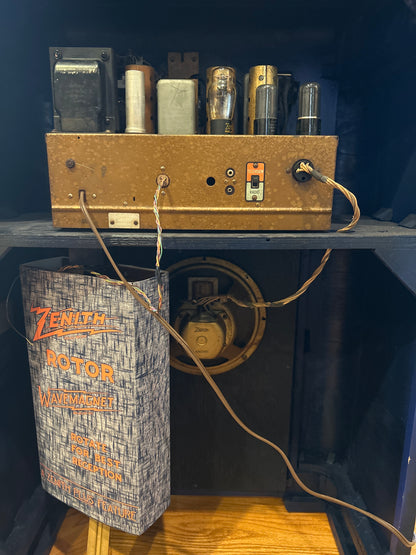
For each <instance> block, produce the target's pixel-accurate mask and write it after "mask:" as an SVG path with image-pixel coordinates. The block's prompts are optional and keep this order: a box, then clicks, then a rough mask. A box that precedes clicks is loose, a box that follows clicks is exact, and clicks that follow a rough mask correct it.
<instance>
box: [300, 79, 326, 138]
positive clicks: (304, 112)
mask: <svg viewBox="0 0 416 555" xmlns="http://www.w3.org/2000/svg"><path fill="white" fill-rule="evenodd" d="M296 134H297V135H320V134H321V87H320V85H319V83H304V84H303V85H301V86H300V89H299V114H298V121H297V126H296Z"/></svg>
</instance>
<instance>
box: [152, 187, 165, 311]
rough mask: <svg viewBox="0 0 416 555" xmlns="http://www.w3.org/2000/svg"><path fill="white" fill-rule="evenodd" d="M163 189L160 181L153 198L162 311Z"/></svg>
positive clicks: (158, 287) (158, 288)
mask: <svg viewBox="0 0 416 555" xmlns="http://www.w3.org/2000/svg"><path fill="white" fill-rule="evenodd" d="M161 188H162V184H161V182H160V181H158V182H157V187H156V191H155V194H154V197H153V213H154V215H155V220H156V228H157V246H156V280H157V292H158V295H159V304H158V310H159V312H160V310H161V309H162V301H163V286H162V277H161V273H160V259H161V258H162V254H163V244H162V231H163V229H162V224H161V223H160V215H159V208H158V202H159V195H160V190H161Z"/></svg>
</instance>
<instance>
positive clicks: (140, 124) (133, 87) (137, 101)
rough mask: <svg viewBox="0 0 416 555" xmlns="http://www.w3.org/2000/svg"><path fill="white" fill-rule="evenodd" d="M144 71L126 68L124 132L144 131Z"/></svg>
mask: <svg viewBox="0 0 416 555" xmlns="http://www.w3.org/2000/svg"><path fill="white" fill-rule="evenodd" d="M145 108H146V103H145V88H144V73H143V72H142V71H138V70H137V69H127V70H126V133H146V127H145Z"/></svg>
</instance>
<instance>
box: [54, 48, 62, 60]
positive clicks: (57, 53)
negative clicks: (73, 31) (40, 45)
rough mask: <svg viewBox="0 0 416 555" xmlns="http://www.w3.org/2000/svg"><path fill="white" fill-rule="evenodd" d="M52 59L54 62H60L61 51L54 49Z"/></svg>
mask: <svg viewBox="0 0 416 555" xmlns="http://www.w3.org/2000/svg"><path fill="white" fill-rule="evenodd" d="M54 58H55V60H61V59H62V51H61V50H58V49H56V50H55V52H54Z"/></svg>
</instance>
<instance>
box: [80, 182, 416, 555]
mask: <svg viewBox="0 0 416 555" xmlns="http://www.w3.org/2000/svg"><path fill="white" fill-rule="evenodd" d="M79 204H80V208H81V210H82V213H83V214H84V216H85V218H86V219H87V222H88V224H89V226H90V228H91V230H92V231H93V232H94V234H95V236H96V237H97V240H98V242H99V244H100V246H101V248H102V249H103V251H104V253H105V255H106V256H107V258H108V260H109V262H110V264H111V265H112V267H113V268H114V271H115V272H116V274H117V275H118V277H119V278H120V280H121V281H122V282H123V284H124V285H125V287H126V288H127V289H128V290H129V291H130V293H131V294H132V295H133V297H134V298H135V299H136V300H137V301H138V302H139V303H140V304H141V305H142V306H143V307H144V308H145V309H146V310H148V311H149V312H150V313H151V314H152V315H153V316H154V317H155V318H156V320H158V322H159V323H160V324H161V325H162V326H163V327H164V328H165V329H166V330H167V331H168V332H169V333H170V335H171V336H172V337H173V338H174V339H175V340H176V341H177V342H178V343H179V345H181V347H182V348H183V349H184V350H185V352H186V353H187V354H188V355H189V356H190V358H191V359H192V360H193V361H194V363H195V364H196V366H197V367H198V368H199V370H200V372H201V374H202V375H203V376H204V378H205V379H206V380H207V382H208V383H209V385H210V386H211V388H212V389H213V390H214V392H215V394H216V395H217V397H218V399H219V400H220V401H221V403H222V404H223V405H224V407H225V408H226V410H227V411H228V412H229V414H230V415H231V417H232V418H233V419H234V420H235V422H236V423H237V424H238V425H239V426H240V427H241V428H242V429H243V430H244V431H246V432H247V433H248V434H249V435H251V436H252V437H254V438H256V439H258V440H259V441H261V442H262V443H265V444H266V445H269V446H270V447H272V449H274V450H275V451H277V452H278V453H279V455H280V456H281V457H282V459H283V461H284V463H285V464H286V466H287V468H288V470H289V472H290V474H291V476H292V478H293V479H294V480H295V482H296V483H297V484H298V486H299V487H300V488H301V489H303V491H305V492H306V493H308V494H309V495H312V496H313V497H317V498H318V499H322V500H323V501H327V502H329V503H334V504H336V505H340V506H341V507H345V508H346V509H352V510H353V511H356V512H358V513H361V514H362V515H364V516H366V517H368V518H370V519H372V520H374V521H375V522H377V523H378V524H380V525H381V526H384V528H386V529H387V530H389V532H391V533H392V534H394V535H395V536H396V537H397V538H398V539H399V541H400V542H401V543H402V544H403V545H405V546H406V547H413V546H414V545H416V542H410V541H409V540H408V539H407V538H406V537H405V536H404V535H403V534H402V533H401V532H400V530H397V528H395V527H394V526H393V525H392V524H390V523H389V522H386V521H385V520H383V519H382V518H380V517H378V516H376V515H373V514H372V513H369V512H368V511H365V510H364V509H360V508H359V507H354V505H351V504H350V503H347V502H345V501H341V500H340V499H336V498H335V497H331V496H329V495H325V494H323V493H319V492H316V491H313V490H312V489H310V488H308V486H307V485H306V484H304V483H303V482H302V480H301V479H300V478H299V476H298V475H297V474H296V471H295V469H294V468H293V466H292V464H291V462H290V460H289V458H288V457H287V455H286V453H285V452H284V451H283V450H282V449H281V448H280V447H279V446H278V445H276V444H275V443H273V442H272V441H270V440H268V439H266V438H264V437H262V436H261V435H259V434H257V433H256V432H254V431H253V430H251V429H250V428H249V427H248V426H246V424H244V422H243V421H242V420H240V418H239V417H238V416H237V415H236V413H235V412H234V410H233V409H232V408H231V406H230V404H229V403H228V401H227V399H226V398H225V397H224V395H223V393H222V391H221V390H220V388H219V387H218V386H217V384H216V383H215V381H214V380H213V378H212V377H211V375H210V374H209V372H208V370H207V369H206V368H205V366H204V365H203V363H202V361H201V360H200V359H199V357H198V356H197V355H196V354H195V353H194V351H193V350H192V349H191V347H190V346H189V345H188V344H187V343H186V341H185V340H184V339H183V338H182V337H181V336H180V335H179V333H178V332H177V331H176V330H175V329H174V328H173V327H172V326H171V325H170V324H169V322H167V321H166V320H165V319H164V318H163V317H162V316H161V315H160V314H159V313H158V312H153V311H152V310H150V308H149V306H148V305H147V303H146V301H145V300H144V299H143V298H142V297H140V295H139V294H138V293H137V291H136V290H135V289H134V288H133V286H132V285H131V284H130V283H129V282H128V281H127V280H126V278H125V277H124V275H123V274H122V273H121V271H120V269H119V268H118V266H117V264H116V263H115V261H114V259H113V257H112V256H111V254H110V252H109V250H108V249H107V247H106V245H105V243H104V241H103V239H102V237H101V235H100V234H99V232H98V230H97V228H96V227H95V224H94V222H93V221H92V219H91V216H90V214H89V212H88V210H87V207H86V205H85V191H82V190H81V191H80V193H79Z"/></svg>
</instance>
